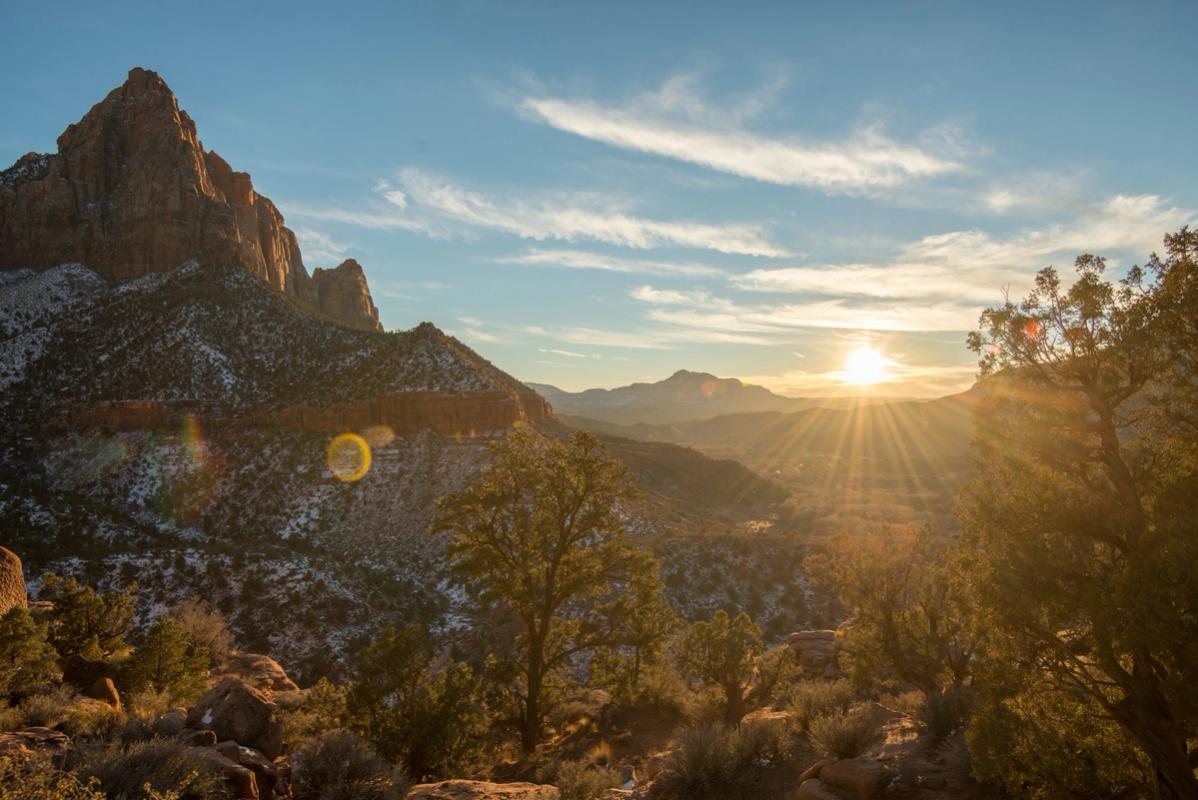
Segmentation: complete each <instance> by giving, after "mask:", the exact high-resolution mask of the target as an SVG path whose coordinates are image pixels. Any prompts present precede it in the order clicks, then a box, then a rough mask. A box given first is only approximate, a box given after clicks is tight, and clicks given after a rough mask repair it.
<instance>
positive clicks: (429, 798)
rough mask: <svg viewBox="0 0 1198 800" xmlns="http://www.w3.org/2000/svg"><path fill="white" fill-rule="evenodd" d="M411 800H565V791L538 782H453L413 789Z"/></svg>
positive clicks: (431, 784) (418, 786) (409, 793)
mask: <svg viewBox="0 0 1198 800" xmlns="http://www.w3.org/2000/svg"><path fill="white" fill-rule="evenodd" d="M407 800H561V792H559V791H558V789H557V787H556V786H547V785H544V784H538V783H491V782H489V781H463V780H452V781H441V782H440V783H421V784H418V785H416V786H413V787H412V789H411V791H409V792H408V797H407Z"/></svg>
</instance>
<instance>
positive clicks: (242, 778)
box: [189, 747, 263, 800]
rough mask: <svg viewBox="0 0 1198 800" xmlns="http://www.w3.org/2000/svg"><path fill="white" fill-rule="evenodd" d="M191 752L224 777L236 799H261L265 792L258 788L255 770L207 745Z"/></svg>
mask: <svg viewBox="0 0 1198 800" xmlns="http://www.w3.org/2000/svg"><path fill="white" fill-rule="evenodd" d="M189 752H190V753H191V754H192V755H194V756H195V757H196V759H197V760H198V761H200V762H201V763H203V764H204V765H205V766H206V767H207V768H208V770H209V771H211V772H213V773H215V774H217V775H220V776H221V777H223V778H224V780H225V783H227V784H228V786H229V788H230V789H232V790H233V797H234V798H235V799H236V800H260V798H261V796H262V794H263V792H260V791H259V790H258V778H257V776H256V775H255V774H254V771H253V770H251V769H248V768H246V767H243V766H241V765H240V764H238V763H236V762H235V761H233V760H232V759H229V758H227V757H225V756H223V755H221V754H220V753H218V752H216V751H215V750H212V749H210V748H207V747H195V748H192V749H191V750H190V751H189Z"/></svg>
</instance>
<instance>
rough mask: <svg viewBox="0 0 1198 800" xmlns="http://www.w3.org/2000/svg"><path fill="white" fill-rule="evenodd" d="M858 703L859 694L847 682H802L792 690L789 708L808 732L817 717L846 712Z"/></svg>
mask: <svg viewBox="0 0 1198 800" xmlns="http://www.w3.org/2000/svg"><path fill="white" fill-rule="evenodd" d="M856 701H857V694H856V692H855V691H854V690H853V686H852V684H851V683H849V682H848V681H847V680H843V679H842V680H837V681H800V682H799V683H796V684H795V685H794V686H793V687H791V690H790V698H789V706H790V711H791V713H792V714H793V715H794V718H795V721H796V722H797V723H798V724H799V727H800V728H802V729H803V730H808V729H810V727H811V723H812V721H813V720H815V719H816V718H817V717H823V716H827V715H828V714H831V713H834V712H842V713H843V712H845V711H848V710H849V708H851V707H852V705H853V703H855V702H856Z"/></svg>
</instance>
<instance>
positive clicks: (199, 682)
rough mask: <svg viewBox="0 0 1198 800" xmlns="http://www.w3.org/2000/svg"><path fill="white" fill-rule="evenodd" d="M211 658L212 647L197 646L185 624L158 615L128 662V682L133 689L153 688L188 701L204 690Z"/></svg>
mask: <svg viewBox="0 0 1198 800" xmlns="http://www.w3.org/2000/svg"><path fill="white" fill-rule="evenodd" d="M208 660H209V653H208V650H207V649H203V648H198V647H196V646H195V645H194V644H193V643H192V641H191V639H190V638H189V637H188V634H187V631H186V630H185V629H184V628H183V626H182V625H180V624H179V623H178V622H177V621H176V620H174V619H173V618H172V617H167V616H162V617H158V618H157V619H156V620H154V623H153V624H152V625H150V629H149V630H148V631H146V635H145V636H144V637H143V639H142V641H141V644H140V645H139V646H138V648H137V650H135V651H134V652H133V656H132V657H131V658H130V659H129V661H128V662H127V663H126V664H125V668H124V679H125V683H126V686H127V687H128V689H129V690H130V691H134V692H138V691H143V690H145V689H152V690H156V691H158V692H166V693H167V694H168V695H169V697H170V698H171V700H172V701H173V702H177V703H188V702H191V701H193V700H196V699H198V698H199V696H200V695H201V694H203V692H204V679H205V678H206V677H207V675H208Z"/></svg>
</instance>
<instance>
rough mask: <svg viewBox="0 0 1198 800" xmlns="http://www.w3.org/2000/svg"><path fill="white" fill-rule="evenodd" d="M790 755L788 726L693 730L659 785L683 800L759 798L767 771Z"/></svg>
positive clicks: (683, 739)
mask: <svg viewBox="0 0 1198 800" xmlns="http://www.w3.org/2000/svg"><path fill="white" fill-rule="evenodd" d="M785 753H786V739H785V734H784V732H783V730H782V726H780V725H773V724H768V723H758V724H748V725H743V726H741V727H740V728H739V729H736V728H726V727H723V726H718V725H711V726H705V727H701V728H692V729H690V730H688V731H685V732H684V733H683V734H682V736H681V737H680V739H679V746H678V749H677V750H675V751H674V752H673V754H671V756H670V759H669V769H668V771H667V772H665V773H664V774H663V775H662V777H661V778H659V779H658V781H657V782H656V783H655V784H654V786H655V787H656V786H657V784H658V783H660V784H662V785H661V788H660V791H662V792H663V796H664V797H668V798H677V800H728V798H751V797H755V796H756V790H755V787H756V786H757V784H758V783H759V782H760V780H761V778H762V777H763V775H764V773H765V771H766V770H767V769H768V768H769V767H770V766H772V765H775V764H778V763H779V762H780V761H781V760H782V759H783V758H784V756H785Z"/></svg>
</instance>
